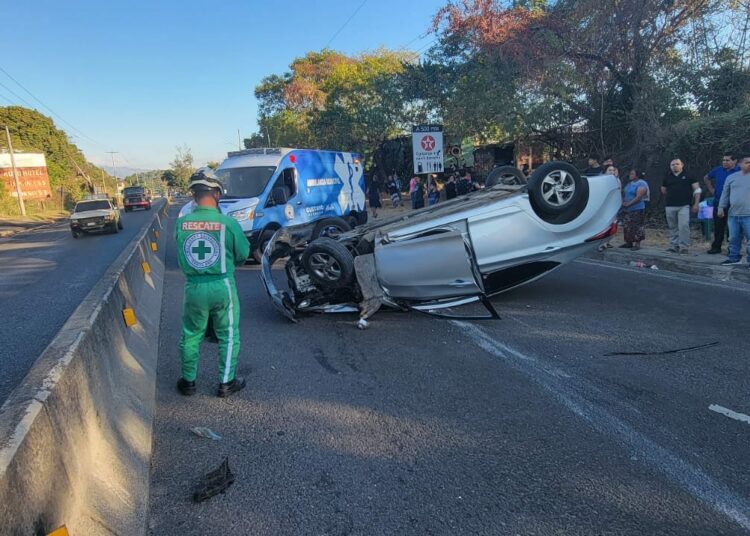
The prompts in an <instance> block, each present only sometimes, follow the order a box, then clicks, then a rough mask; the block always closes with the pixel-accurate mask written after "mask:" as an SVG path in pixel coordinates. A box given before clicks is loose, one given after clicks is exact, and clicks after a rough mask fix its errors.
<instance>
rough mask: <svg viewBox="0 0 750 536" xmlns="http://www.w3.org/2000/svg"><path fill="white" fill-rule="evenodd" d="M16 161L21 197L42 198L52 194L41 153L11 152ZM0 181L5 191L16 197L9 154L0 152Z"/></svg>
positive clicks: (45, 161) (26, 198)
mask: <svg viewBox="0 0 750 536" xmlns="http://www.w3.org/2000/svg"><path fill="white" fill-rule="evenodd" d="M13 157H14V159H15V161H16V173H17V174H18V183H19V185H20V186H21V197H22V198H23V199H24V200H44V199H47V198H48V197H50V196H51V195H52V189H51V188H50V184H49V175H47V160H46V159H45V158H44V155H43V154H38V153H15V152H14V153H13ZM0 181H2V183H3V185H4V186H5V191H6V192H8V194H10V195H11V196H12V197H14V198H16V197H18V195H17V194H16V183H15V181H14V180H13V168H12V166H11V161H10V154H9V153H0Z"/></svg>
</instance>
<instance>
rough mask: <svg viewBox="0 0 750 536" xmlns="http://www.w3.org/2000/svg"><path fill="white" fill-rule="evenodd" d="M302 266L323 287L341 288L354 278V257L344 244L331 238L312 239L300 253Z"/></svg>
mask: <svg viewBox="0 0 750 536" xmlns="http://www.w3.org/2000/svg"><path fill="white" fill-rule="evenodd" d="M301 261H302V266H304V268H305V271H307V273H308V275H309V276H310V279H312V280H313V281H314V282H315V283H316V284H317V285H319V286H321V287H323V288H329V289H330V288H342V287H346V286H348V285H349V284H350V283H351V282H352V280H353V279H354V257H352V254H351V253H350V252H349V250H348V249H346V246H344V245H343V244H341V243H340V242H336V241H335V240H333V239H331V238H325V237H323V238H318V239H317V240H313V241H312V242H310V244H308V246H307V247H306V248H305V251H304V252H303V253H302V258H301Z"/></svg>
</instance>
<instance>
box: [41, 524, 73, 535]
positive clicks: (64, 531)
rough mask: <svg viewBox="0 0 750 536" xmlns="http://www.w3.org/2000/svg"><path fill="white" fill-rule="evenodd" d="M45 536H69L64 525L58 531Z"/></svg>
mask: <svg viewBox="0 0 750 536" xmlns="http://www.w3.org/2000/svg"><path fill="white" fill-rule="evenodd" d="M47 536H70V533H69V532H68V529H67V528H65V525H63V526H62V527H60V528H59V529H57V530H53V531H52V532H50V533H49V534H47Z"/></svg>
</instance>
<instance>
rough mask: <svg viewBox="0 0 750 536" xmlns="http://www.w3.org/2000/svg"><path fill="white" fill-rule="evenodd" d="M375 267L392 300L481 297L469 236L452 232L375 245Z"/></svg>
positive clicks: (429, 233) (450, 230)
mask: <svg viewBox="0 0 750 536" xmlns="http://www.w3.org/2000/svg"><path fill="white" fill-rule="evenodd" d="M375 265H376V271H377V277H378V281H379V283H380V285H381V287H383V289H384V290H385V292H386V293H387V294H388V295H389V296H390V297H392V298H403V299H411V300H420V301H429V300H438V299H444V298H456V297H461V296H476V295H478V294H481V293H482V287H481V285H480V283H479V282H478V281H479V280H480V279H479V278H478V276H477V274H478V271H477V269H476V266H475V265H474V260H473V256H472V254H471V247H470V245H469V243H468V239H467V238H466V234H465V233H464V232H462V231H460V230H456V229H453V228H445V229H432V230H429V231H426V232H424V233H421V234H417V235H416V236H413V237H408V238H403V239H400V240H397V241H394V242H387V243H382V241H381V243H376V246H375Z"/></svg>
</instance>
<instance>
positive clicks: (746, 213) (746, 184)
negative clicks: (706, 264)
mask: <svg viewBox="0 0 750 536" xmlns="http://www.w3.org/2000/svg"><path fill="white" fill-rule="evenodd" d="M740 168H741V169H740V171H738V172H736V173H732V174H731V175H729V176H728V177H727V180H726V182H725V183H724V190H723V191H722V192H721V199H720V200H719V210H718V211H717V212H718V214H717V215H718V216H719V218H720V219H723V218H724V217H725V216H726V211H727V207H729V257H728V258H727V260H725V261H724V262H722V263H721V264H722V265H724V266H729V265H732V264H740V262H741V261H742V253H741V252H740V251H741V248H742V237H743V235H744V237H745V238H746V239H747V240H748V244H750V155H748V156H743V158H742V162H741V163H740ZM748 248H750V245H748ZM746 253H747V254H748V261H749V263H748V266H750V250H749V251H747V252H746Z"/></svg>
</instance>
